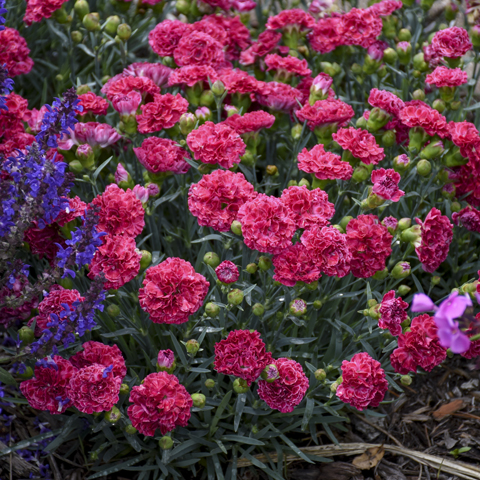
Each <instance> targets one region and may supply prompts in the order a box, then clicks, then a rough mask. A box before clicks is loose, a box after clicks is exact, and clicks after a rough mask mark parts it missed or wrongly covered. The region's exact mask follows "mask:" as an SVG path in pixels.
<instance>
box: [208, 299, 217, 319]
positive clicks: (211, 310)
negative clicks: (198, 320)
mask: <svg viewBox="0 0 480 480" xmlns="http://www.w3.org/2000/svg"><path fill="white" fill-rule="evenodd" d="M205 313H206V314H207V315H208V316H209V317H212V318H214V317H216V316H218V314H219V313H220V307H219V306H218V305H217V304H215V303H212V302H208V303H207V304H206V305H205Z"/></svg>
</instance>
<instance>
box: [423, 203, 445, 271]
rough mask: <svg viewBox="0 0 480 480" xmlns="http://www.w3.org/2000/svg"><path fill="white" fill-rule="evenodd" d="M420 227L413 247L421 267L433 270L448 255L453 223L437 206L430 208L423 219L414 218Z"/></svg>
mask: <svg viewBox="0 0 480 480" xmlns="http://www.w3.org/2000/svg"><path fill="white" fill-rule="evenodd" d="M415 220H416V222H417V223H418V224H419V225H420V227H421V240H420V244H419V246H417V247H416V248H415V251H416V252H417V255H418V259H419V260H420V262H422V268H423V269H424V270H425V271H426V272H429V273H432V272H434V271H435V270H436V269H437V268H438V267H439V266H440V264H441V263H442V262H444V261H445V259H446V258H447V256H448V250H449V248H450V243H451V242H452V238H453V225H452V224H451V223H450V220H449V219H448V217H446V216H445V215H442V212H441V211H440V210H438V209H437V208H432V209H431V210H430V212H429V213H428V215H427V216H426V217H425V220H424V221H423V222H422V221H421V220H420V219H419V218H416V219H415Z"/></svg>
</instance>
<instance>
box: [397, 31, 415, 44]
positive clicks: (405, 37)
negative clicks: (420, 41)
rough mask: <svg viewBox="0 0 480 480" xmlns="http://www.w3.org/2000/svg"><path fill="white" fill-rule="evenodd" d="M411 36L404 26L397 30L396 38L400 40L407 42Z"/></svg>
mask: <svg viewBox="0 0 480 480" xmlns="http://www.w3.org/2000/svg"><path fill="white" fill-rule="evenodd" d="M411 38H412V34H411V33H410V30H408V29H406V28H402V29H401V30H400V31H399V32H398V39H399V40H400V41H401V42H409V41H410V40H411Z"/></svg>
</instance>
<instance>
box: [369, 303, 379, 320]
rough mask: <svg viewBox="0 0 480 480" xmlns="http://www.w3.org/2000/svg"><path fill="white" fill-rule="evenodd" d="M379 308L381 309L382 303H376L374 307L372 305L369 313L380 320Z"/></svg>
mask: <svg viewBox="0 0 480 480" xmlns="http://www.w3.org/2000/svg"><path fill="white" fill-rule="evenodd" d="M379 309H380V305H375V306H374V307H370V308H369V309H368V315H369V316H370V317H372V318H375V319H376V320H378V319H379V318H380V312H379Z"/></svg>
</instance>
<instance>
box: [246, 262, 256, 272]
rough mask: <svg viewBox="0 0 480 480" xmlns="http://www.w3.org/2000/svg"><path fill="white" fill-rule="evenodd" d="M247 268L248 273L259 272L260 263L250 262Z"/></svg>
mask: <svg viewBox="0 0 480 480" xmlns="http://www.w3.org/2000/svg"><path fill="white" fill-rule="evenodd" d="M245 270H247V272H248V273H250V274H251V275H253V274H254V273H257V270H258V265H257V264H256V263H249V264H248V265H247V268H246V269H245Z"/></svg>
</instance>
